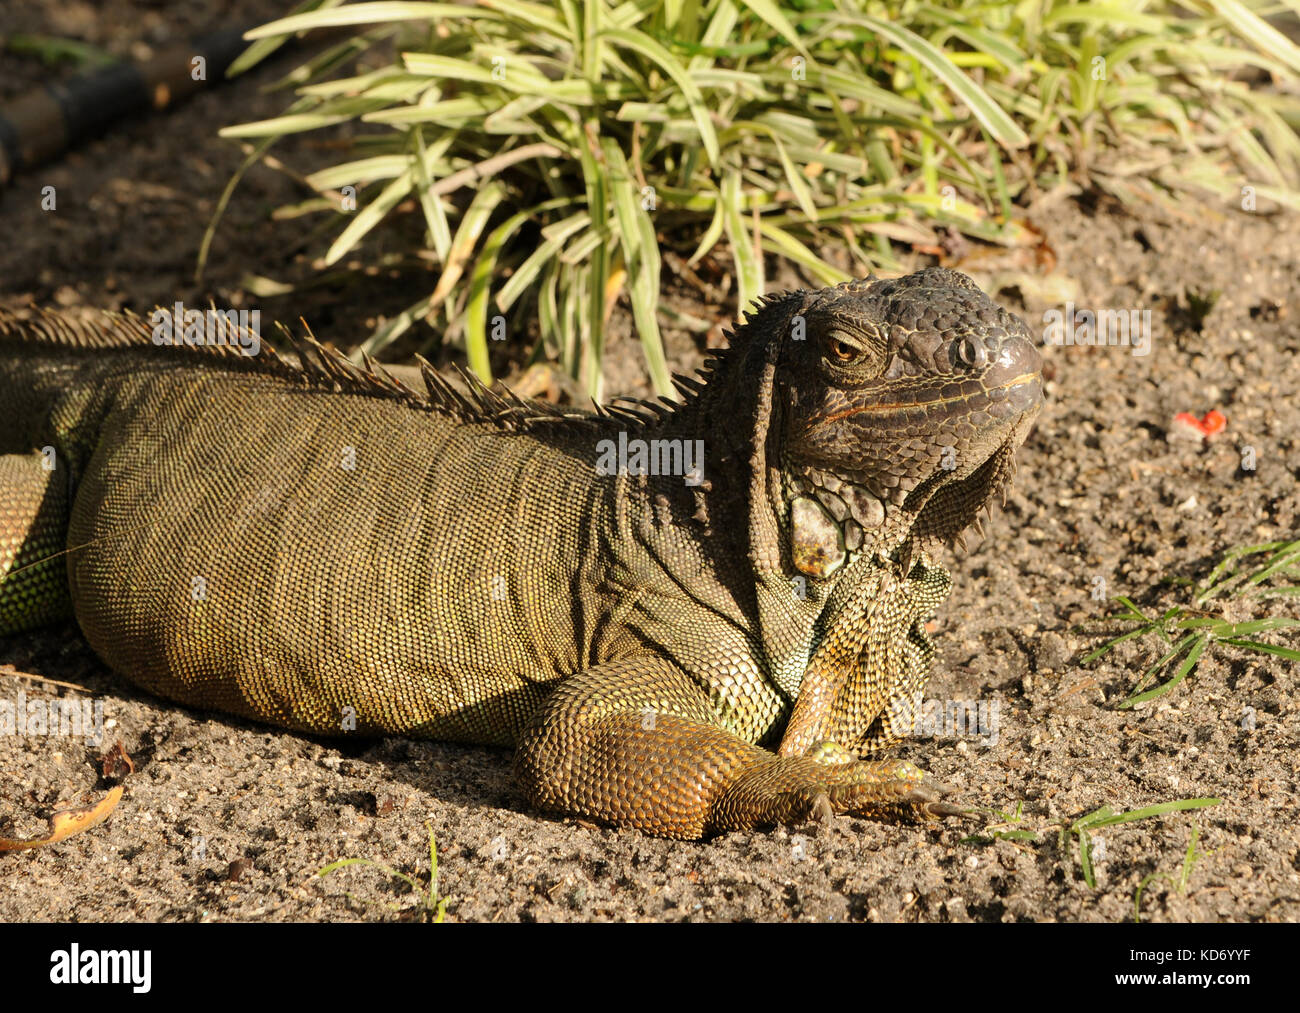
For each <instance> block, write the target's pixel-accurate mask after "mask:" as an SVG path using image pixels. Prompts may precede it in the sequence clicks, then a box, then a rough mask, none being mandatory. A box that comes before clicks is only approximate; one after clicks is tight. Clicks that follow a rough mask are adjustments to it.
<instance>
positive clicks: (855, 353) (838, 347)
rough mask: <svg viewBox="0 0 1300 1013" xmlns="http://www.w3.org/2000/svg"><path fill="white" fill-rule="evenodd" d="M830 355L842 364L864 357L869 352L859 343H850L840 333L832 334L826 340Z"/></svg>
mask: <svg viewBox="0 0 1300 1013" xmlns="http://www.w3.org/2000/svg"><path fill="white" fill-rule="evenodd" d="M826 346H827V350H828V351H829V353H830V357H831V358H832V359H834V360H835V361H836V362H838V363H839V364H840V365H849V364H851V363H854V362H857V361H859V360H860V359H862V357H863V356H865V355H866V354H867V353H866V352H865V351H863V350H862V349H861V348H859V347H858V346H857V345H852V344H849V342H847V341H845V340H844V338H843V337H842V336H841V335H839V334H831V335H830V337H829V338H828V340H827V342H826Z"/></svg>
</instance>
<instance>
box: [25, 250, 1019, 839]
mask: <svg viewBox="0 0 1300 1013" xmlns="http://www.w3.org/2000/svg"><path fill="white" fill-rule="evenodd" d="M159 312H162V311H159ZM160 319H164V318H163V317H159V316H158V314H157V313H156V314H155V315H154V317H152V318H150V319H141V318H138V317H132V316H129V315H128V316H124V315H104V316H102V317H98V318H95V319H92V320H89V321H85V320H81V319H74V318H73V317H71V316H69V315H66V314H65V313H62V312H56V311H48V310H45V311H37V310H32V311H21V312H0V403H2V404H3V406H4V414H5V416H6V418H7V425H6V426H5V428H4V429H3V431H2V432H3V436H2V437H0V440H2V442H0V631H16V630H22V629H25V628H28V627H32V626H35V625H37V624H41V623H47V622H50V621H53V620H56V619H58V618H59V617H61V616H64V615H66V614H67V613H69V612H71V613H72V614H73V615H75V616H76V619H77V622H78V623H79V624H80V627H81V629H82V631H83V632H84V634H85V636H86V638H87V640H88V641H89V642H90V644H91V646H92V647H93V648H94V650H95V651H96V653H97V654H98V655H99V657H100V658H102V659H103V661H104V662H105V663H106V664H107V665H108V666H109V667H111V668H112V669H113V670H115V671H116V672H118V673H120V674H121V675H123V676H125V677H126V678H127V679H129V680H131V681H132V682H134V683H136V684H137V685H139V686H142V687H144V688H145V689H148V690H150V691H152V692H154V693H157V694H159V695H161V696H164V697H168V698H171V699H173V700H177V701H180V702H182V703H185V704H190V705H193V706H197V707H206V708H216V709H220V710H224V711H229V712H231V713H234V714H240V715H244V716H247V717H251V718H255V719H259V720H262V721H268V722H271V723H274V724H277V725H281V726H284V727H286V728H291V729H297V730H300V731H304V732H314V733H325V734H366V735H405V736H417V737H429V738H436V739H442V740H448V741H457V742H470V743H482V744H494V745H502V746H506V745H513V746H514V747H515V765H516V770H517V774H518V778H519V781H520V782H521V784H522V786H523V788H524V790H525V791H526V793H527V795H528V798H529V799H530V800H531V802H532V803H533V804H534V805H535V806H536V807H538V808H540V809H542V810H546V811H553V812H559V813H567V814H572V815H576V816H581V817H587V818H590V819H594V820H597V821H602V822H605V823H609V824H613V825H616V826H619V827H635V828H639V829H641V830H643V831H647V832H649V833H651V834H657V835H663V836H668V837H677V838H698V837H701V836H707V835H711V834H715V833H718V832H722V831H728V830H734V829H738V828H749V827H758V826H767V825H772V824H778V823H795V822H800V821H804V820H806V819H807V818H809V817H810V816H825V815H827V814H829V813H831V812H834V813H849V814H863V815H879V816H882V817H897V816H910V817H920V818H925V817H935V816H941V815H946V814H951V813H954V812H956V811H957V810H956V808H955V807H953V806H951V805H949V804H948V803H946V802H944V801H942V800H941V797H940V796H941V792H940V790H939V788H938V787H937V786H936V785H934V784H932V783H931V782H930V781H929V780H928V779H927V778H926V777H925V776H924V775H923V774H922V773H921V771H920V770H918V769H917V768H916V767H914V766H913V765H912V764H910V763H906V762H900V761H897V760H891V759H872V760H865V759H860V758H859V757H860V756H862V755H863V754H866V753H869V752H873V751H877V750H880V749H883V748H885V747H887V746H889V745H890V744H891V743H895V742H896V741H898V740H899V739H900V737H902V736H903V735H905V734H907V733H908V732H909V730H910V728H911V720H912V717H913V712H914V706H915V701H916V698H917V696H918V695H919V691H920V690H921V688H922V687H923V686H924V685H925V682H926V679H927V677H928V673H929V668H930V664H931V660H932V657H933V653H934V650H933V648H932V646H931V644H930V641H929V639H928V638H927V636H926V633H925V629H924V624H925V622H926V620H927V619H928V618H929V617H930V616H931V615H932V614H933V613H934V611H935V609H936V608H937V607H938V606H939V605H940V604H941V603H942V602H943V601H944V599H945V598H946V596H947V594H948V590H949V578H948V575H947V573H946V572H945V571H944V569H943V568H942V567H941V566H940V565H939V564H938V563H937V562H935V561H934V560H933V559H932V558H931V555H930V554H929V551H928V549H927V546H931V545H932V544H933V543H935V542H938V541H943V540H950V539H953V538H955V537H957V536H959V534H960V533H961V532H962V530H963V529H964V528H966V527H967V526H968V525H970V524H971V523H972V522H973V521H975V518H976V513H977V511H978V510H980V509H981V508H982V507H984V506H986V504H988V502H989V501H990V499H991V497H993V496H994V495H995V494H997V493H998V492H999V491H1000V490H1002V489H1003V488H1004V487H1005V485H1006V483H1007V482H1008V480H1009V478H1010V475H1011V473H1012V470H1013V458H1014V454H1015V451H1016V448H1017V447H1018V446H1019V444H1020V443H1021V442H1022V441H1023V439H1024V438H1025V436H1026V434H1027V432H1028V430H1029V427H1030V426H1031V424H1032V421H1033V419H1034V416H1035V414H1036V413H1037V411H1038V409H1039V407H1040V403H1041V398H1042V394H1041V379H1040V375H1039V368H1040V361H1039V357H1038V353H1037V350H1036V349H1035V347H1034V344H1033V342H1032V340H1031V338H1030V334H1029V331H1028V329H1027V328H1026V326H1025V324H1024V323H1023V322H1022V321H1021V320H1020V319H1019V318H1018V317H1016V316H1014V315H1013V314H1011V313H1008V312H1006V311H1005V310H1003V309H1001V308H999V307H998V306H997V305H995V304H994V303H993V302H991V301H990V300H989V299H988V298H987V297H986V296H985V295H984V294H983V293H982V292H981V291H980V290H979V288H978V287H977V286H976V285H975V284H974V283H973V282H972V281H971V280H970V279H969V278H967V277H965V276H964V275H962V274H959V273H957V272H954V271H950V270H945V269H940V268H931V269H928V270H924V271H921V272H919V273H916V274H912V275H910V276H907V277H904V278H899V279H893V280H875V279H869V280H866V281H853V282H848V283H845V284H842V285H838V286H836V287H833V288H826V289H822V290H820V291H795V292H790V293H786V294H783V295H780V296H773V297H769V298H767V299H766V300H765V301H763V302H762V304H761V305H760V306H759V307H758V308H757V309H756V310H755V311H754V312H752V313H751V314H750V315H749V316H748V317H747V319H746V320H745V322H744V323H743V324H741V325H740V326H738V327H737V328H736V330H735V332H734V334H732V335H730V345H729V347H728V348H726V349H725V350H722V351H719V352H716V353H715V354H714V355H713V356H712V358H711V359H710V360H709V361H708V362H707V363H706V365H705V367H704V368H703V369H702V370H701V372H699V373H698V374H696V376H694V377H691V378H687V377H678V378H677V384H678V389H679V393H680V398H681V399H680V401H679V402H673V403H669V402H663V403H656V404H651V403H649V402H633V401H626V400H622V401H616V402H615V403H614V404H613V405H611V406H608V407H606V408H603V409H598V410H595V411H566V410H561V409H559V408H556V407H554V406H548V405H545V404H542V403H537V402H530V401H525V400H521V399H519V398H516V397H514V396H511V395H502V394H497V393H493V392H490V391H488V390H486V389H484V388H481V387H471V389H470V391H469V393H465V392H464V391H462V390H461V388H460V387H459V386H455V385H453V384H452V383H450V382H449V381H448V380H446V379H445V378H443V377H442V376H440V375H439V374H437V373H435V372H434V371H433V370H432V369H429V368H427V367H425V369H424V384H425V386H426V387H427V391H420V390H418V389H417V385H415V384H410V385H407V384H403V383H400V382H398V381H397V380H395V379H394V378H393V376H392V375H391V374H390V373H389V372H387V371H385V370H384V369H382V368H380V367H378V366H376V365H375V364H373V363H371V362H369V361H368V360H367V363H366V364H365V366H353V365H351V364H350V363H349V362H348V361H347V360H346V359H344V358H342V357H341V356H339V355H337V354H336V353H333V352H331V351H328V350H326V349H325V348H324V347H322V346H321V345H319V344H317V343H316V342H315V340H314V339H312V338H310V337H307V338H303V339H300V340H299V341H298V342H297V350H298V361H296V362H295V361H291V360H290V359H289V358H288V357H285V358H281V357H279V356H277V355H276V354H274V353H272V352H270V351H269V350H266V349H263V350H262V351H261V353H260V354H258V355H255V356H250V355H244V354H241V351H240V350H239V347H238V346H239V344H240V343H241V342H242V343H245V344H248V343H249V342H246V341H244V340H243V339H246V338H249V337H250V335H249V334H248V333H247V332H245V331H239V332H237V333H236V332H231V333H232V335H233V337H237V338H239V339H240V341H237V342H234V343H228V344H217V345H205V346H202V347H195V346H191V345H189V344H185V343H173V344H161V345H160V344H157V343H156V342H155V341H154V340H153V339H154V338H155V337H156V336H157V335H156V334H155V329H156V327H157V326H158V323H157V322H158V321H159V320H160ZM232 326H234V325H232ZM196 333H197V332H196ZM163 337H165V335H163ZM696 441H702V442H700V443H697V442H696ZM693 450H698V451H701V453H698V454H696V453H693V452H692V451H693Z"/></svg>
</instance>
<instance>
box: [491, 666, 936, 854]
mask: <svg viewBox="0 0 1300 1013" xmlns="http://www.w3.org/2000/svg"><path fill="white" fill-rule="evenodd" d="M515 765H516V769H517V770H518V773H519V777H520V780H521V782H522V783H523V785H524V787H525V790H526V791H527V792H528V795H529V798H530V800H531V801H532V803H533V804H534V805H536V806H537V807H538V808H541V809H549V810H552V811H560V812H565V813H570V814H573V815H577V816H587V817H591V818H594V819H597V820H601V821H604V822H608V823H613V824H616V825H618V826H623V827H635V828H637V829H640V830H644V831H646V832H648V833H652V834H656V835H659V836H663V837H676V838H684V839H691V838H698V837H703V836H706V835H709V834H713V833H719V832H723V831H728V830H742V829H748V828H751V827H759V826H770V825H772V824H777V823H800V822H803V821H805V820H807V819H809V818H810V817H813V816H820V815H824V814H826V813H842V814H855V815H879V816H886V817H888V816H901V815H921V816H939V815H946V814H948V813H950V812H952V811H953V810H951V809H950V808H949V807H947V806H945V805H944V804H943V803H942V802H940V801H939V790H938V789H937V788H936V787H935V786H933V785H931V784H930V783H928V782H927V781H926V780H925V778H924V775H923V774H922V773H921V772H920V771H919V770H917V769H916V767H914V766H912V764H910V763H905V762H900V761H897V760H886V761H880V762H862V761H852V762H846V763H821V762H818V761H817V760H816V759H814V758H812V757H808V756H789V757H786V756H776V755H774V754H773V753H771V752H768V751H767V750H765V749H762V748H760V747H759V746H756V745H754V744H752V743H749V742H746V741H745V740H744V739H742V738H740V737H739V736H737V735H734V734H732V733H731V732H729V731H727V729H726V728H724V727H723V726H722V722H721V718H720V716H719V715H718V714H717V713H716V712H715V711H714V709H713V707H712V706H711V705H710V703H709V700H708V697H707V695H706V693H705V692H704V690H703V689H702V688H701V687H699V686H698V685H696V684H695V683H694V682H693V681H692V680H691V679H690V678H689V677H688V676H687V675H686V674H685V673H684V672H682V671H681V670H679V669H678V668H677V667H676V666H674V665H673V664H672V663H671V662H669V661H667V660H666V659H663V658H658V657H654V656H651V655H646V656H643V657H635V658H629V659H625V660H622V661H617V662H610V663H608V664H605V665H600V666H597V667H595V668H591V669H588V670H587V671H585V672H582V673H580V674H578V675H575V676H572V677H570V678H569V679H566V680H565V681H564V682H562V683H561V684H560V685H559V686H558V687H557V688H556V689H555V690H554V691H553V692H552V694H551V696H550V697H549V698H548V699H547V701H546V703H545V704H544V705H543V706H542V707H541V708H540V709H539V711H538V713H537V714H536V715H534V717H533V720H532V721H531V723H530V725H529V727H528V728H527V729H526V730H525V732H524V734H523V735H522V736H521V739H520V743H519V749H518V752H517V753H516V756H515Z"/></svg>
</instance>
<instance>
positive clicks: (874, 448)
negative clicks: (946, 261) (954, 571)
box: [768, 268, 1042, 577]
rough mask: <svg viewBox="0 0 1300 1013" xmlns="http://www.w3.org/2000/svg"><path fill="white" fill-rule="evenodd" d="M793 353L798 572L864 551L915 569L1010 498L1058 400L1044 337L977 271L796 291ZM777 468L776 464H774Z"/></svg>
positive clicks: (786, 363) (781, 359) (783, 369)
mask: <svg viewBox="0 0 1300 1013" xmlns="http://www.w3.org/2000/svg"><path fill="white" fill-rule="evenodd" d="M768 308H769V309H771V310H774V311H777V312H776V313H775V314H774V316H773V317H769V320H770V321H771V322H772V323H773V324H775V323H776V322H777V321H778V320H783V326H784V327H785V328H786V331H787V333H786V334H785V335H784V336H783V338H782V340H781V342H780V351H779V353H778V360H777V362H776V363H775V364H774V365H775V367H776V368H775V369H774V370H773V371H772V377H773V381H774V389H773V408H774V416H775V415H779V416H780V419H779V421H778V420H777V419H776V418H774V419H773V422H774V424H775V426H776V427H778V428H779V429H780V432H779V433H776V434H772V435H776V436H777V441H778V444H779V446H780V451H779V453H780V464H779V471H780V485H781V493H780V496H781V499H782V500H783V507H784V509H788V514H787V517H788V531H789V537H790V543H791V546H792V552H791V554H792V559H793V562H794V565H795V566H796V568H797V569H799V570H800V571H802V572H803V573H805V574H807V575H809V576H813V577H826V576H830V575H832V574H833V573H835V572H836V571H838V570H839V569H840V568H841V567H842V566H843V565H844V564H845V563H846V562H849V561H851V560H852V559H853V558H855V557H857V556H858V555H860V554H874V555H876V556H879V557H882V558H893V559H895V560H898V561H899V562H900V565H902V566H903V567H904V569H906V568H907V560H908V559H909V558H910V556H911V552H912V546H913V545H914V544H917V543H924V542H925V541H927V540H931V539H939V540H951V539H953V538H955V537H956V536H958V535H959V533H960V532H961V531H962V529H964V528H965V527H967V526H968V525H969V524H971V523H972V521H974V520H975V519H976V514H977V511H979V510H980V508H981V507H984V506H986V505H987V504H988V503H989V502H990V500H991V498H992V497H993V496H994V495H996V494H998V493H1000V492H1001V491H1002V489H1003V488H1004V487H1005V485H1006V484H1007V482H1008V481H1009V479H1010V477H1011V474H1012V472H1013V469H1014V455H1015V451H1016V448H1017V447H1018V446H1019V445H1020V443H1021V442H1022V441H1023V440H1024V438H1025V436H1026V435H1027V434H1028V432H1029V428H1030V426H1031V424H1032V422H1033V419H1034V416H1035V415H1036V414H1037V412H1038V410H1039V408H1040V406H1041V403H1042V378H1041V375H1040V368H1041V362H1040V359H1039V355H1038V351H1037V349H1036V348H1035V347H1034V343H1033V340H1032V338H1031V336H1030V333H1029V329H1028V328H1027V327H1026V326H1025V324H1024V322H1023V321H1021V320H1020V318H1019V317H1017V316H1015V315H1014V314H1012V313H1008V312H1007V311H1006V310H1003V309H1002V308H1001V307H999V306H997V305H996V304H995V303H993V302H992V301H991V300H990V299H989V298H988V297H987V296H985V295H984V293H983V292H981V291H980V289H979V288H978V287H977V286H976V285H975V283H974V282H973V281H971V280H970V279H969V278H967V277H966V276H965V275H963V274H959V273H958V272H956V271H950V270H946V269H943V268H930V269H928V270H924V271H920V272H918V273H916V274H912V275H909V276H907V277H905V278H898V279H892V280H886V281H870V280H869V281H854V282H848V283H846V284H843V285H838V286H836V287H834V288H827V289H822V290H820V291H817V292H801V293H792V294H791V295H790V296H786V297H782V298H781V299H779V300H777V301H776V302H774V303H771V304H769V307H768ZM770 463H771V462H770V457H769V464H770Z"/></svg>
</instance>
